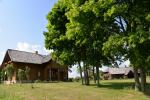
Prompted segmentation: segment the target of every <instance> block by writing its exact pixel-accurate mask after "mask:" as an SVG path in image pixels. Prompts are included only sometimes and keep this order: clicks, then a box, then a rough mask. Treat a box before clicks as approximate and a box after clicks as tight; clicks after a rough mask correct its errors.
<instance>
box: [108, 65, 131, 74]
mask: <svg viewBox="0 0 150 100" xmlns="http://www.w3.org/2000/svg"><path fill="white" fill-rule="evenodd" d="M130 71H132V72H133V69H132V68H130V67H126V68H109V70H108V72H109V74H124V75H127V74H128V73H129V72H130Z"/></svg>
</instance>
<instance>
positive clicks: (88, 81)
mask: <svg viewBox="0 0 150 100" xmlns="http://www.w3.org/2000/svg"><path fill="white" fill-rule="evenodd" d="M86 75H87V78H86V79H87V84H86V85H89V84H90V80H89V73H88V68H87V66H86Z"/></svg>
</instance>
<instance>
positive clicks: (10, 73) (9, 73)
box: [4, 64, 14, 80]
mask: <svg viewBox="0 0 150 100" xmlns="http://www.w3.org/2000/svg"><path fill="white" fill-rule="evenodd" d="M4 70H5V72H6V75H7V77H8V79H9V80H11V79H12V77H13V75H14V67H13V64H7V66H6V67H5V69H4Z"/></svg>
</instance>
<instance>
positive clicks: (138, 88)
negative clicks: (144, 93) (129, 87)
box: [134, 68, 141, 91]
mask: <svg viewBox="0 0 150 100" xmlns="http://www.w3.org/2000/svg"><path fill="white" fill-rule="evenodd" d="M134 80H135V91H140V90H141V85H140V81H139V75H138V69H137V68H134Z"/></svg>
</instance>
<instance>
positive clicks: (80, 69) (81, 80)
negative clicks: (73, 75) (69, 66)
mask: <svg viewBox="0 0 150 100" xmlns="http://www.w3.org/2000/svg"><path fill="white" fill-rule="evenodd" d="M78 65H79V70H80V77H81V81H82V85H84V81H83V76H82V68H81V64H80V62H78Z"/></svg>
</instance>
